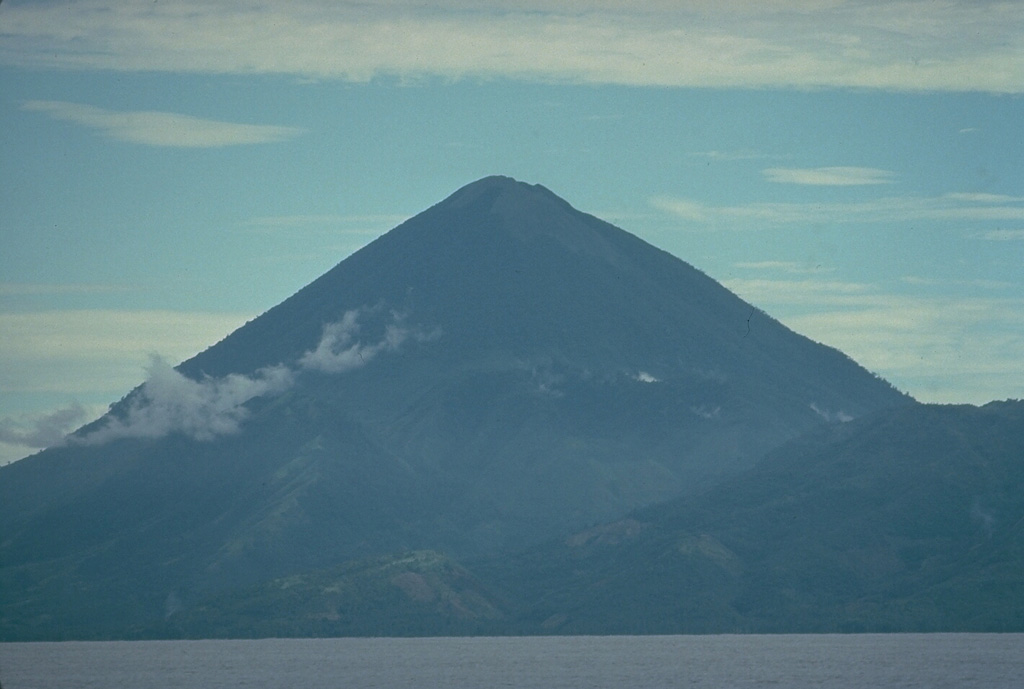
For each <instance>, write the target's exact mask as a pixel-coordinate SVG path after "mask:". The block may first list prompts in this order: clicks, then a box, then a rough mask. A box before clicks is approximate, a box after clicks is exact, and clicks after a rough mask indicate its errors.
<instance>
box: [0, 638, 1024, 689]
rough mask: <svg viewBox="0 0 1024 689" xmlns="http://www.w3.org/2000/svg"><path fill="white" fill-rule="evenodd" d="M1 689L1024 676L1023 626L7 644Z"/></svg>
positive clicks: (993, 686) (795, 683)
mask: <svg viewBox="0 0 1024 689" xmlns="http://www.w3.org/2000/svg"><path fill="white" fill-rule="evenodd" d="M0 681H2V683H3V689H93V688H95V689H100V688H102V689H115V688H122V687H123V688H125V689H128V688H131V689H157V688H158V687H159V688H160V689H174V688H176V687H182V688H184V687H187V688H188V689H199V688H201V689H225V688H227V687H288V688H295V689H298V688H303V689H318V688H321V687H323V688H326V687H332V688H333V687H345V688H346V689H369V688H380V689H385V688H386V689H400V688H403V687H410V688H411V687H417V688H423V687H452V688H476V687H480V688H484V687H487V688H491V687H523V688H527V689H534V688H535V689H556V688H558V687H573V688H576V687H581V688H595V689H598V688H604V687H608V688H611V687H616V688H618V687H629V688H631V689H636V688H640V687H729V688H746V687H777V688H785V689H801V688H804V687H807V688H810V687H840V688H850V689H853V688H857V689H861V688H867V687H915V688H922V689H923V688H928V689H935V688H939V687H951V688H952V687H956V688H961V687H963V688H972V687H977V688H978V689H981V688H984V689H1002V688H1006V689H1010V688H1013V689H1018V688H1020V687H1024V634H998V635H992V634H899V635H885V634H882V635H875V634H865V635H836V636H833V635H814V636H799V635H798V636H787V635H779V636H775V635H773V636H755V635H750V636H662V637H651V636H644V637H540V638H538V637H526V638H451V639H267V640H260V641H134V642H132V641H124V642H121V641H118V642H63V643H30V644H0Z"/></svg>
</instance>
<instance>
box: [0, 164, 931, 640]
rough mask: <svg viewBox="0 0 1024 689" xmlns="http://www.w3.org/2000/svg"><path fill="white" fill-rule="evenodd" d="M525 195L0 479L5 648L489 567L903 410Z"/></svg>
mask: <svg viewBox="0 0 1024 689" xmlns="http://www.w3.org/2000/svg"><path fill="white" fill-rule="evenodd" d="M910 402H911V401H910V400H909V398H907V397H906V396H905V395H902V394H901V393H899V392H898V391H896V390H894V389H893V388H892V387H891V386H890V385H889V384H888V383H886V382H885V381H883V380H881V379H879V378H877V377H876V376H874V375H872V374H871V373H869V372H867V371H865V370H864V369H863V368H861V367H860V366H858V365H857V364H856V363H854V362H853V361H852V360H850V359H849V358H848V357H846V356H845V355H843V354H842V353H841V352H838V351H836V350H834V349H831V348H829V347H825V346H823V345H820V344H816V343H814V342H811V341H810V340H808V339H806V338H804V337H802V336H800V335H797V334H795V333H793V332H792V331H790V330H788V329H786V328H785V327H784V326H782V325H781V324H779V323H778V322H776V321H775V320H773V319H771V318H770V317H769V316H767V315H766V314H764V313H762V312H761V311H758V310H757V309H756V308H754V307H753V306H751V305H749V304H747V303H745V302H743V301H742V300H740V299H739V298H737V297H736V296H735V295H733V294H731V293H730V292H728V291H727V290H726V289H724V288H723V287H722V286H721V285H719V284H718V283H716V282H715V281H713V280H711V279H710V278H708V277H707V276H705V275H704V274H702V273H700V272H699V271H697V270H696V269H694V268H692V267H691V266H689V265H688V264H686V263H684V262H683V261H680V260H679V259H677V258H674V257H673V256H671V255H669V254H667V253H665V252H663V251H660V250H658V249H656V248H654V247H652V246H650V245H648V244H646V243H645V242H643V241H641V240H639V239H638V238H636V237H634V236H632V235H630V234H628V233H626V232H624V231H622V230H620V229H617V228H615V227H613V226H611V225H609V224H607V223H605V222H602V221H601V220H598V219H597V218H594V217H592V216H590V215H586V214H584V213H581V212H579V211H576V210H575V209H573V208H572V207H571V206H570V205H569V204H568V203H566V202H565V201H563V200H562V199H560V198H558V197H557V196H555V195H554V194H552V193H551V192H550V191H548V190H546V189H544V188H543V187H540V186H530V185H527V184H523V183H520V182H516V181H514V180H511V179H508V178H501V177H493V178H487V179H483V180H480V181H478V182H475V183H473V184H470V185H469V186H467V187H464V188H463V189H461V190H459V191H458V192H456V193H455V194H453V195H452V196H451V197H449V198H448V199H446V200H445V201H443V202H441V203H440V204H438V205H436V206H434V207H433V208H430V209H428V210H427V211H425V212H423V213H421V214H420V215H417V216H416V217H414V218H412V219H410V220H409V221H407V222H405V223H403V224H402V225H400V226H399V227H397V228H395V229H394V230H392V231H391V232H389V233H387V234H386V235H384V236H383V237H381V238H379V239H378V240H376V241H374V242H372V243H371V244H369V245H368V246H366V247H364V248H363V249H362V250H360V251H358V252H356V253H355V254H353V255H352V256H350V257H349V258H347V259H345V260H344V261H342V262H341V263H340V264H339V265H338V266H337V267H335V268H334V269H332V270H331V271H329V272H328V273H326V274H325V275H324V276H322V277H321V278H319V279H318V280H316V281H314V282H313V283H311V284H310V285H308V286H307V287H305V288H304V289H302V290H301V291H299V292H298V293H297V294H295V295H294V296H293V297H291V298H289V299H288V300H286V301H284V302H283V303H281V304H280V305H278V306H276V307H274V308H272V309H271V310H270V311H268V312H267V313H265V314H263V315H262V316H260V317H259V318H257V319H255V320H253V321H251V322H250V323H248V324H246V325H245V326H243V327H242V328H240V329H239V330H237V331H236V332H234V333H232V334H231V335H230V336H229V337H227V338H226V339H225V340H223V341H222V342H220V343H218V344H217V345H215V346H213V347H211V348H210V349H208V350H206V351H205V352H203V353H201V354H199V355H197V356H196V357H194V358H192V359H190V360H189V361H186V362H184V363H183V364H181V365H180V366H179V367H178V368H177V370H176V371H175V370H172V369H170V368H169V367H166V366H161V365H160V364H159V363H155V364H154V366H153V369H152V371H151V375H150V379H149V380H148V381H147V382H146V384H145V385H143V386H141V387H140V388H138V389H136V390H135V391H133V392H132V393H131V394H129V395H128V396H127V397H126V398H125V399H124V400H122V401H121V402H120V403H118V404H117V405H115V406H114V407H113V408H112V410H111V412H110V414H108V415H107V416H106V417H104V418H103V419H101V420H100V421H98V422H96V423H94V424H91V425H90V426H88V427H86V428H84V429H82V430H80V431H79V432H78V433H77V434H75V436H74V437H73V438H72V439H71V440H70V441H69V442H68V443H67V444H66V445H65V446H63V447H58V448H52V449H50V450H47V451H44V452H42V453H40V454H38V455H35V456H33V457H31V458H28V459H25V460H22V461H20V462H17V463H15V464H13V465H10V466H8V467H3V468H0V529H2V530H0V534H2V535H0V589H2V593H0V597H2V598H0V603H2V607H3V612H2V613H0V614H2V616H3V618H2V626H0V633H2V634H3V635H4V637H5V638H14V637H19V638H23V637H31V636H33V635H39V636H54V635H60V634H67V635H70V636H88V635H92V636H104V635H106V636H116V635H123V634H125V633H127V632H126V631H125V630H126V629H131V628H133V627H132V626H131V625H134V624H140V625H141V624H145V623H148V621H150V620H152V619H153V618H154V617H160V616H162V615H164V614H165V613H167V614H171V613H173V612H175V611H176V610H178V609H179V608H181V607H182V606H187V605H189V604H190V603H191V602H192V601H195V600H197V599H199V598H200V597H202V596H205V595H207V594H209V593H211V592H214V591H218V590H224V589H229V588H232V587H235V586H240V585H248V584H255V583H258V582H261V581H266V580H268V579H270V578H273V577H278V576H284V575H289V574H293V573H296V572H300V571H304V570H308V569H310V568H317V567H330V566H335V565H338V564H340V563H343V562H345V561H347V560H350V559H352V558H364V557H370V556H377V555H381V554H386V553H393V552H399V551H404V550H409V549H433V550H438V551H442V552H444V553H447V554H449V555H451V556H454V557H460V558H461V557H476V556H481V555H485V554H495V553H501V552H507V551H509V550H511V549H519V548H523V547H526V546H528V545H530V544H534V543H539V542H541V541H543V540H545V539H548V538H551V537H553V536H558V535H561V534H565V533H569V532H570V531H572V530H575V529H579V528H581V527H583V526H585V525H588V524H594V523H597V522H599V521H602V520H608V519H614V518H617V517H620V516H622V515H623V514H625V513H626V512H627V511H629V510H631V509H634V508H637V507H640V506H643V505H649V504H652V503H654V502H657V501H660V500H664V499H668V498H672V497H675V496H678V495H682V494H692V493H695V492H696V491H698V490H702V489H704V488H706V487H708V486H711V485H713V484H714V483H716V482H717V481H720V480H721V479H722V478H724V477H727V476H730V475H733V474H735V473H737V472H739V471H741V470H743V469H746V468H748V467H750V466H751V465H752V464H753V463H754V461H755V460H756V459H757V458H758V457H759V456H760V455H761V454H763V453H764V452H765V451H767V450H769V449H770V448H772V447H775V446H777V445H778V444H780V443H781V442H783V441H785V440H788V439H790V438H793V437H795V436H796V435H798V434H799V433H802V432H805V431H807V430H809V429H811V428H814V427H816V426H820V425H824V424H827V423H829V422H834V421H836V420H837V419H846V418H852V417H856V416H860V415H862V414H864V413H868V412H872V411H874V410H878V409H882V408H888V407H892V406H897V405H903V404H907V403H910Z"/></svg>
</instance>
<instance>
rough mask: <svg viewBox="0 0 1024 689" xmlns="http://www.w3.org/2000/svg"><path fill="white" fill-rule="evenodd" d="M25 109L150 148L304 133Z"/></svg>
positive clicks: (48, 105) (152, 115) (167, 117)
mask: <svg viewBox="0 0 1024 689" xmlns="http://www.w3.org/2000/svg"><path fill="white" fill-rule="evenodd" d="M22 108H23V109H24V110H31V111H35V112H42V113H45V114H46V115H48V116H49V117H51V118H52V119H55V120H62V121H66V122H73V123H75V124H78V125H82V126H83V127H88V128H90V129H95V130H97V131H98V132H100V133H101V134H103V135H104V136H107V137H109V138H111V139H116V140H118V141H125V142H128V143H134V144H144V145H147V146H168V147H178V148H219V147H222V146H237V145H242V144H265V143H274V142H278V141H287V140H288V139H293V138H295V137H296V136H298V135H299V134H301V133H302V130H301V129H297V128H295V127H279V126H271V125H259V124H239V123H235V122H221V121H219V120H207V119H202V118H199V117H192V116H190V115H181V114H178V113H171V112H149V111H122V110H105V109H103V108H97V107H94V106H92V105H83V104H81V103H66V102H63V101H38V100H35V101H28V102H26V103H24V104H23V105H22Z"/></svg>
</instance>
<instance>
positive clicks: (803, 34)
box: [0, 0, 1024, 92]
mask: <svg viewBox="0 0 1024 689" xmlns="http://www.w3.org/2000/svg"><path fill="white" fill-rule="evenodd" d="M3 20H4V21H3V25H2V26H0V38H2V40H0V63H4V64H14V65H26V66H36V67H38V66H44V67H46V66H49V67H60V68H66V69H107V70H118V71H173V72H194V73H212V74H225V73H231V74H254V73H273V74H292V75H297V76H300V77H302V78H339V79H346V80H354V81H367V80H369V79H372V78H375V77H379V76H399V77H402V78H417V77H423V76H441V77H444V78H461V77H493V76H508V77H514V78H527V79H540V80H544V81H551V80H557V81H574V82H585V83H617V84H643V85H662V86H698V87H701V86H710V87H723V86H725V87H729V86H739V87H750V86H787V87H820V86H840V87H866V88H885V89H901V90H912V91H918V90H934V89H938V90H966V91H976V90H977V91H993V92H1021V91H1022V90H1024V50H1022V44H1024V40H1022V35H1024V17H1022V15H1021V12H1020V10H1019V7H1018V6H1017V4H1016V3H1012V2H995V1H985V0H979V1H978V2H944V3H928V4H927V7H923V6H922V4H921V2H918V1H915V0H896V1H888V0H867V1H854V0H846V1H844V0H809V1H808V0H775V1H773V2H759V3H750V2H747V1H746V0H719V1H718V2H709V1H706V0H694V1H692V2H668V1H667V0H654V1H653V2H644V3H632V2H629V3H627V2H625V1H624V0H599V1H598V2H585V1H583V0H551V1H550V2H539V1H538V0H490V1H488V0H484V1H483V2H472V3H471V2H468V1H467V0H447V1H445V0H441V1H440V2H433V3H429V4H424V3H421V2H418V1H416V0H376V1H371V2H361V3H354V2H352V3H350V2H328V0H294V1H293V2H288V3H253V2H249V1H247V0H220V1H219V2H214V3H210V2H198V0H182V1H180V2H174V3H165V2H161V3H153V2H150V1H148V0H146V1H143V0H116V1H115V0H79V1H78V2H74V3H52V2H37V3H25V4H15V5H13V6H12V7H9V8H8V7H6V6H5V7H4V16H3ZM965 27H970V30H965Z"/></svg>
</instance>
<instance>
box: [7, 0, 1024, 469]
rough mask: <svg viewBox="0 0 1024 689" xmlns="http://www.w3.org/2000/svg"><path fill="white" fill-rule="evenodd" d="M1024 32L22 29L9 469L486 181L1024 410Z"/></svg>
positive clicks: (924, 390)
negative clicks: (539, 190) (1022, 402)
mask: <svg viewBox="0 0 1024 689" xmlns="http://www.w3.org/2000/svg"><path fill="white" fill-rule="evenodd" d="M1022 92H1024V4H1021V3H1016V2H1009V3H1006V2H1004V3H994V2H984V1H981V2H979V1H972V2H967V1H964V2H941V1H936V0H929V1H927V2H924V1H919V2H901V1H899V0H897V1H895V2H873V1H864V2H844V1H842V0H821V1H814V0H767V1H765V2H760V3H756V7H755V3H749V2H739V1H738V0H718V1H716V2H710V1H709V2H702V1H696V0H695V1H692V2H686V1H674V2H669V1H667V0H665V1H655V2H647V3H644V2H640V3H637V2H631V3H626V2H620V1H619V0H597V1H592V2H582V1H577V0H551V1H550V2H540V0H536V1H534V0H518V1H516V0H514V1H512V2H490V1H488V0H483V1H482V2H473V3H470V2H464V1H463V0H449V1H448V2H443V1H442V2H437V3H431V4H430V5H429V6H426V5H422V4H420V3H417V2H412V1H411V0H410V1H407V0H377V1H371V2H363V3H345V2H326V1H322V0H294V1H293V2H289V3H276V4H264V3H256V2H242V1H236V0H221V1H214V2H202V3H200V2H188V1H185V2H174V3H170V2H163V1H162V0H161V1H157V2H153V1H152V0H150V1H148V2H136V1H135V0H117V1H116V2H115V1H114V0H78V1H77V2H74V3H67V2H57V1H55V0H21V1H19V0H7V1H6V2H4V3H3V4H2V5H0V117H2V121H3V123H4V126H3V128H2V129H0V165H2V172H3V179H4V184H3V185H2V187H0V242H2V249H3V250H2V251H0V462H3V461H10V460H12V459H16V458H18V457H21V456H24V455H25V454H28V453H30V452H32V451H34V449H35V448H36V447H37V446H41V445H45V444H46V443H48V442H53V441H54V439H56V438H59V435H60V433H63V432H66V431H68V430H70V429H71V428H72V427H74V425H75V424H80V423H82V422H84V421H86V420H88V419H90V418H93V417H95V416H96V415H98V414H99V413H101V412H102V411H104V410H105V408H106V406H107V405H108V404H109V403H111V402H113V401H116V400H117V399H119V398H120V397H121V396H123V395H124V394H125V393H126V392H127V391H128V390H130V389H131V388H132V387H134V386H135V385H138V384H139V383H141V382H142V380H143V379H144V377H145V375H146V374H145V371H144V367H145V364H146V361H147V358H148V357H149V355H151V354H154V353H156V354H159V355H161V356H162V357H164V358H165V359H167V360H169V361H172V362H177V361H180V360H182V359H184V358H187V357H189V356H191V355H192V354H194V353H196V352H198V351H200V350H201V349H204V348H205V347H206V346H208V345H210V344H212V343H214V342H216V341H218V340H219V339H221V338H222V337H223V336H225V335H226V334H227V333H228V332H230V331H231V330H232V329H234V328H235V327H237V326H239V325H241V324H242V323H244V322H245V321H246V320H248V319H251V318H253V317H254V316H256V315H258V314H259V313H261V312H263V311H265V310H266V309H268V308H270V307H271V306H273V305H275V304H277V303H278V302H280V301H281V300H283V299H285V298H286V297H288V296H290V295H291V294H292V293H294V292H295V291H296V290H298V289H299V288H300V287H302V286H303V285H305V284H307V283H309V282H310V281H312V280H313V279H315V278H316V277H317V276H319V275H320V274H322V273H323V272H324V271H326V270H327V269H329V268H330V267H332V266H333V265H335V264H336V263H337V262H338V261H340V260H341V259H343V258H344V257H345V256H347V255H348V254H350V253H351V252H352V251H354V250H355V249H357V248H359V247H360V246H363V245H364V244H366V243H367V242H369V241H372V240H373V239H374V238H375V237H377V236H379V235H380V234H382V233H384V232H386V231H387V230H388V229H390V228H392V227H394V226H395V225H396V224H398V223H399V222H401V221H402V220H403V219H405V218H407V217H410V216H412V215H414V214H416V213H418V212H420V211H421V210H423V209H425V208H427V207H428V206H430V205H432V204H434V203H436V202H437V201H439V200H441V199H442V198H444V197H445V196H447V195H448V194H449V193H451V192H452V191H454V190H455V189H457V188H458V187H460V186H462V185H464V184H466V183H468V182H471V181H473V180H475V179H477V178H479V177H482V176H485V175H490V174H504V175H510V176H513V177H516V178H518V179H521V180H523V181H527V182H531V183H540V184H543V185H545V186H547V187H548V188H550V189H551V190H552V191H554V192H555V193H557V194H559V195H561V196H563V197H564V198H566V199H567V200H568V201H570V202H571V203H572V204H573V205H575V206H576V207H577V208H579V209H581V210H584V211H587V212H590V213H593V214H595V215H598V216H599V217H602V218H604V219H606V220H609V221H611V222H613V223H615V224H616V225H618V226H620V227H622V228H624V229H626V230H628V231H630V232H633V233H634V234H637V235H639V236H640V237H642V238H644V239H646V240H647V241H649V242H651V243H652V244H655V245H656V246H659V247H661V248H663V249H665V250H667V251H670V252H671V253H673V254H675V255H676V256H679V257H680V258H682V259H684V260H686V261H688V262H689V263H691V264H693V265H695V266H696V267H698V268H699V269H701V270H703V271H704V272H706V273H708V274H709V275H711V276H712V277H714V278H715V279H717V280H719V281H721V282H723V283H724V284H725V285H726V286H727V287H729V288H730V289H732V290H734V291H736V292H737V293H738V294H740V295H741V296H742V297H744V298H746V299H747V300H749V301H751V302H752V303H754V304H755V305H757V306H759V307H761V308H763V309H764V310H765V311H767V312H768V313H770V314H771V315H773V316H775V317H777V318H779V319H780V320H782V321H783V322H784V323H786V324H787V325H789V326H790V327H792V328H793V329H795V330H797V331H798V332H801V333H803V334H806V335H808V336H809V337H811V338H813V339H815V340H818V341H821V342H825V343H827V344H829V345H832V346H835V347H838V348H840V349H842V350H843V351H845V352H847V353H848V354H850V355H851V356H852V357H853V358H855V359H856V360H857V361H859V362H860V363H861V364H863V365H864V366H866V367H867V368H869V369H871V370H872V371H875V372H876V373H878V374H880V375H882V376H883V377H885V378H886V379H888V380H890V381H891V382H893V383H894V384H895V385H897V386H898V387H899V388H900V389H902V390H905V391H907V392H909V393H911V394H912V395H914V396H915V397H916V398H917V399H919V400H922V401H928V402H970V403H984V402H985V401H988V400H992V399H1004V398H1008V397H1014V398H1019V397H1024V365H1021V362H1024V308H1022V307H1024V280H1022V278H1024V268H1022V266H1024V164H1022V161H1024V136H1022V135H1021V125H1022V123H1024V101H1022V99H1021V94H1022Z"/></svg>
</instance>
